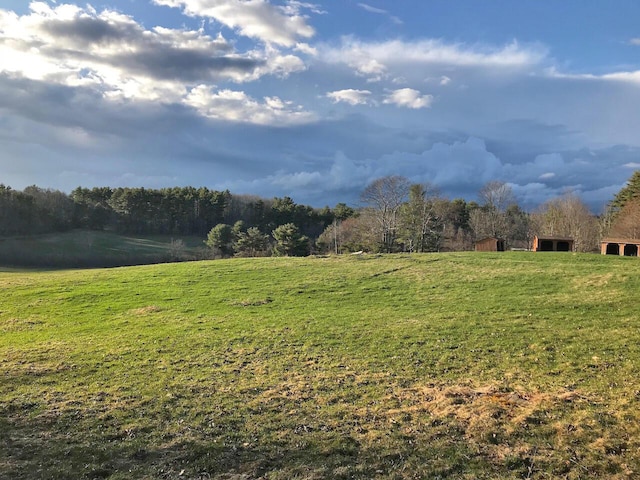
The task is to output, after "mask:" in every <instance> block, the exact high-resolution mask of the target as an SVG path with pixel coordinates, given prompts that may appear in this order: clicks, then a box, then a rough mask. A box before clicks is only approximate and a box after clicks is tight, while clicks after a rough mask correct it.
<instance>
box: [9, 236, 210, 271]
mask: <svg viewBox="0 0 640 480" xmlns="http://www.w3.org/2000/svg"><path fill="white" fill-rule="evenodd" d="M205 255H206V248H205V246H204V243H203V239H202V238H200V237H175V236H174V237H172V236H170V235H122V234H117V233H113V232H103V231H93V230H72V231H68V232H62V233H50V234H44V235H29V236H23V237H4V238H0V265H13V266H16V265H18V266H30V267H45V268H86V267H113V266H122V265H142V264H150V263H160V262H170V261H177V260H189V259H202V258H203V257H204V256H205Z"/></svg>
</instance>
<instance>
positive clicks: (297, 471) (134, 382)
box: [0, 252, 640, 480]
mask: <svg viewBox="0 0 640 480" xmlns="http://www.w3.org/2000/svg"><path fill="white" fill-rule="evenodd" d="M0 287H1V288H2V297H1V299H0V478H3V479H4V478H6V479H21V478H25V479H26V478H52V479H53V478H58V479H75V478H110V479H125V478H149V479H151V478H166V479H208V478H219V479H226V480H249V479H257V478H263V479H324V478H331V479H334V478H336V479H349V478H361V479H368V478H380V479H413V478H429V479H437V478H451V479H454V478H455V479H458V478H468V479H472V478H473V479H475V478H486V479H489V478H496V479H498V478H500V479H510V478H511V479H523V478H532V479H543V478H545V479H546V478H549V479H550V478H566V479H586V478H607V479H611V478H613V479H632V478H638V477H639V476H640V315H639V309H638V294H639V292H640V262H638V259H635V258H618V257H604V256H599V255H573V254H553V253H549V254H540V253H538V254H536V253H529V252H513V253H504V254H476V253H457V254H454V253H451V254H425V255H411V256H409V255H385V256H377V255H362V256H346V257H328V258H305V259H293V258H262V259H233V260H219V261H209V262H193V263H181V264H167V265H153V266H143V267H127V268H115V269H108V270H98V269H96V270H83V271H56V272H19V271H5V272H2V273H0Z"/></svg>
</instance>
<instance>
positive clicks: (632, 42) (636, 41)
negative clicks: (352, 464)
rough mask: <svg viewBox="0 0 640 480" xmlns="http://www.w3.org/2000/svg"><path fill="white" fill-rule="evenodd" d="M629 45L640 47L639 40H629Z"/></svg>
mask: <svg viewBox="0 0 640 480" xmlns="http://www.w3.org/2000/svg"><path fill="white" fill-rule="evenodd" d="M629 43H630V44H631V45H640V38H632V39H631V40H629Z"/></svg>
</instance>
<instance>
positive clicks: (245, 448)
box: [0, 404, 486, 480]
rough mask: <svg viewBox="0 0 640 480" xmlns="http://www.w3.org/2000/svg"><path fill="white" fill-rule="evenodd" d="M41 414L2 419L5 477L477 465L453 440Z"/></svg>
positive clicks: (313, 473)
mask: <svg viewBox="0 0 640 480" xmlns="http://www.w3.org/2000/svg"><path fill="white" fill-rule="evenodd" d="M37 408H38V407H37V406H36V405H35V404H24V405H21V406H20V409H19V410H20V411H17V410H18V409H17V408H15V407H14V408H3V409H2V411H1V412H0V413H2V419H1V420H0V478H2V479H5V478H6V479H9V478H11V479H18V480H19V479H32V478H41V479H85V478H86V479H102V478H109V479H125V478H160V479H209V478H219V479H227V480H249V479H260V478H265V479H266V478H269V479H292V478H305V479H321V478H331V479H351V478H362V479H365V478H367V479H368V478H398V479H400V478H423V476H424V475H427V474H428V476H429V478H454V477H455V475H459V474H461V472H463V471H466V470H467V471H472V470H473V464H474V463H475V462H474V460H473V459H472V458H471V454H470V452H469V450H468V448H467V447H465V446H464V445H461V444H459V443H457V441H453V440H452V439H449V440H448V441H447V442H445V443H444V444H440V446H439V448H440V450H438V451H436V450H434V449H433V448H430V446H428V445H422V446H417V445H413V446H412V445H410V443H407V444H406V445H404V446H403V447H402V448H398V445H395V446H393V445H391V446H390V445H386V444H383V445H380V446H379V447H376V446H371V445H369V446H363V445H361V443H360V442H359V441H358V440H356V439H355V438H354V437H352V436H350V435H348V434H344V433H340V432H325V433H323V434H321V435H318V434H315V435H310V436H311V437H312V438H310V439H305V433H304V432H295V431H291V432H280V437H281V438H275V439H271V440H270V441H268V442H264V443H260V442H255V443H254V442H252V441H251V439H249V438H246V435H244V434H243V435H233V432H229V431H227V432H225V435H226V436H225V435H223V436H220V437H215V436H210V435H209V436H208V435H206V434H203V433H202V432H194V431H190V429H188V428H187V429H186V430H185V431H183V432H181V433H180V434H175V433H168V432H166V431H165V433H164V434H161V435H160V436H158V437H155V435H156V434H157V433H156V432H153V431H149V430H145V429H142V430H135V429H134V430H132V431H129V430H127V429H124V430H123V429H117V428H115V429H114V428H112V427H113V426H112V425H108V424H106V423H108V422H105V425H99V424H94V427H93V429H92V430H86V429H83V428H79V427H78V425H82V424H84V423H85V419H83V418H77V419H74V412H73V411H68V412H65V413H64V414H63V415H61V416H59V417H55V416H52V415H51V414H47V415H43V414H39V415H38V414H36V413H35V412H36V411H37ZM229 426H230V425H229ZM100 427H103V428H100ZM83 432H84V434H83ZM243 437H244V438H243ZM390 447H391V448H390ZM429 450H430V451H431V455H429V454H428V453H427V452H428V451H429ZM476 466H477V465H476ZM485 467H486V465H485ZM416 475H418V476H417V477H416Z"/></svg>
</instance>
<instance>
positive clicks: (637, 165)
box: [623, 162, 640, 170]
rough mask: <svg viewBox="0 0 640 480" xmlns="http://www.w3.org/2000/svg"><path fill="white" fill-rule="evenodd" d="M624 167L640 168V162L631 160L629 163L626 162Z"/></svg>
mask: <svg viewBox="0 0 640 480" xmlns="http://www.w3.org/2000/svg"><path fill="white" fill-rule="evenodd" d="M623 167H624V168H632V169H634V170H635V169H638V168H640V163H638V162H629V163H625V164H624V165H623Z"/></svg>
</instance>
